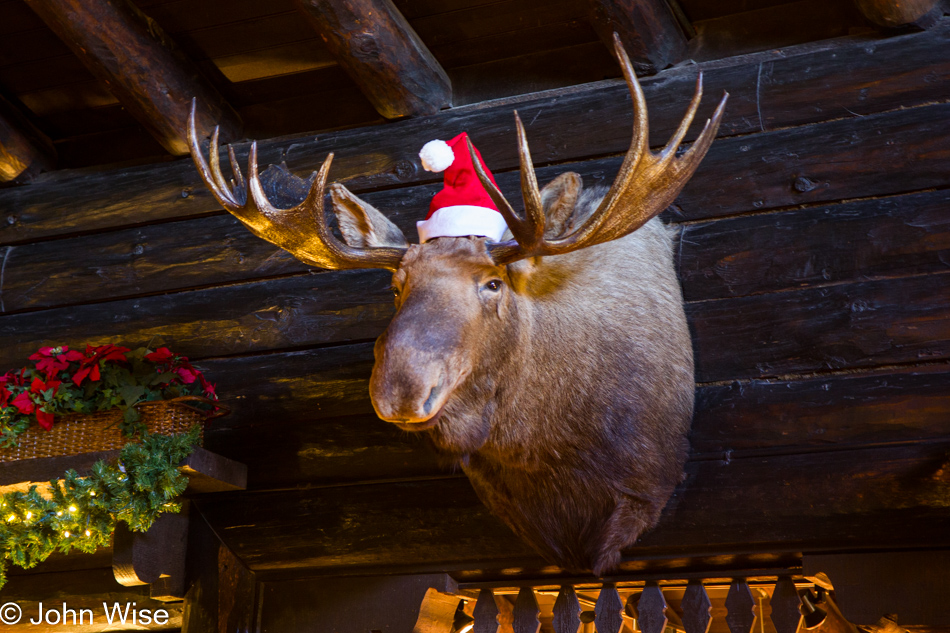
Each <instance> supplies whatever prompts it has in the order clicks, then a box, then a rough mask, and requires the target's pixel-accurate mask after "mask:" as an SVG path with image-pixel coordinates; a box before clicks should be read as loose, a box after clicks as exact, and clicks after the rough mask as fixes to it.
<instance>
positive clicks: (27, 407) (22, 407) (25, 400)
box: [13, 391, 36, 415]
mask: <svg viewBox="0 0 950 633" xmlns="http://www.w3.org/2000/svg"><path fill="white" fill-rule="evenodd" d="M13 406H15V407H16V408H17V410H18V411H19V412H20V413H22V414H23V415H29V414H31V413H33V409H35V408H36V405H35V404H33V399H32V398H30V394H28V393H27V392H25V391H24V392H22V393H21V394H19V395H18V396H17V397H16V398H14V399H13Z"/></svg>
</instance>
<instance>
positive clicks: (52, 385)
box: [30, 378, 63, 394]
mask: <svg viewBox="0 0 950 633" xmlns="http://www.w3.org/2000/svg"><path fill="white" fill-rule="evenodd" d="M61 384H63V383H62V381H60V380H47V381H46V382H43V381H42V380H40V379H39V378H34V379H33V382H31V383H30V393H36V394H38V393H41V392H43V391H46V390H47V389H52V390H53V393H54V394H55V393H56V390H57V389H59V386H60V385H61Z"/></svg>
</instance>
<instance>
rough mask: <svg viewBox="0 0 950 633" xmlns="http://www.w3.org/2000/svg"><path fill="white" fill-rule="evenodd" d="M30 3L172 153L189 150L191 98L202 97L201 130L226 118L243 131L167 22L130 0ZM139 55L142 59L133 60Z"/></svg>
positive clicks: (225, 130) (234, 130)
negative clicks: (177, 42) (160, 22)
mask: <svg viewBox="0 0 950 633" xmlns="http://www.w3.org/2000/svg"><path fill="white" fill-rule="evenodd" d="M27 4H29V5H30V8H32V9H33V10H34V11H36V13H37V14H38V15H39V16H40V17H41V18H42V19H43V21H44V22H45V23H46V24H47V26H49V27H50V28H51V29H52V30H53V31H54V32H55V33H56V34H57V36H58V37H59V38H60V39H61V40H62V41H63V42H65V43H66V44H67V45H68V46H69V47H70V49H71V50H72V51H73V53H74V54H75V55H76V56H77V57H79V59H80V61H82V62H83V64H84V65H85V66H86V68H87V69H89V71H90V72H91V73H92V74H93V75H95V76H96V78H97V79H99V81H101V82H103V83H104V84H105V85H107V86H109V89H110V90H111V91H112V92H113V94H114V95H115V96H116V98H117V99H119V101H121V102H122V104H123V105H124V106H125V107H126V108H127V109H128V110H129V112H130V113H132V115H133V116H134V117H135V118H136V120H138V122H139V123H141V124H142V125H143V126H144V127H145V128H146V129H147V130H149V132H150V133H151V134H152V135H153V136H154V137H155V139H156V140H157V141H158V142H159V143H161V144H162V145H163V146H164V147H165V149H167V150H168V151H169V152H170V153H172V154H175V155H178V156H181V155H184V154H187V153H188V144H187V141H186V139H185V126H186V123H187V121H188V108H189V106H190V104H191V98H192V97H195V98H197V100H198V103H199V104H200V107H199V110H198V114H197V117H196V121H197V126H198V129H199V130H200V131H201V134H203V135H207V134H210V132H211V130H212V129H213V128H214V126H215V124H220V125H221V128H222V135H223V138H226V139H234V138H238V137H239V136H240V129H241V122H240V119H239V118H238V116H237V114H236V113H235V112H234V110H233V109H231V107H230V106H229V105H228V104H227V102H226V101H225V100H224V99H223V98H222V97H221V96H220V94H219V93H218V92H217V90H216V89H215V88H214V87H213V86H211V84H209V83H208V82H207V81H206V80H205V79H204V78H203V77H202V76H201V75H200V74H199V73H198V71H197V69H195V68H194V66H193V65H192V63H191V62H190V61H189V60H188V58H187V57H186V56H185V55H184V54H183V53H181V52H180V51H179V50H178V48H177V47H176V45H175V44H174V43H173V42H172V40H171V39H170V38H169V37H168V36H167V35H165V33H164V31H162V29H161V27H160V26H159V25H158V24H157V23H155V22H154V21H152V20H150V19H149V18H148V17H147V16H146V15H145V14H144V13H142V12H141V11H139V10H138V9H137V8H136V7H135V6H134V5H132V4H131V3H128V2H125V1H124V0H112V1H111V2H107V1H106V0H95V1H91V2H90V1H87V0H83V1H82V2H79V1H76V0H30V1H29V2H28V3H27ZM127 60H134V62H135V63H132V64H129V63H126V61H127Z"/></svg>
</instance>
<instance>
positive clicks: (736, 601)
mask: <svg viewBox="0 0 950 633" xmlns="http://www.w3.org/2000/svg"><path fill="white" fill-rule="evenodd" d="M726 609H727V611H728V612H727V613H726V624H728V625H729V630H730V631H732V633H752V627H753V625H754V624H755V620H756V617H757V616H758V613H757V611H758V609H757V607H756V604H755V598H753V597H752V590H751V589H749V583H748V582H746V581H745V579H741V580H733V581H732V584H730V585H729V593H728V595H727V596H726Z"/></svg>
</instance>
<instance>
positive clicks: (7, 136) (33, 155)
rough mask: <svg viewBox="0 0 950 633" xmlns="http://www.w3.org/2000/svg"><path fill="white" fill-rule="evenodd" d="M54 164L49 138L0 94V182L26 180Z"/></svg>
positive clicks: (53, 153)
mask: <svg viewBox="0 0 950 633" xmlns="http://www.w3.org/2000/svg"><path fill="white" fill-rule="evenodd" d="M55 164H56V150H55V149H53V143H52V142H51V141H50V140H49V138H47V137H46V135H45V134H43V133H42V132H40V131H39V130H37V129H36V128H35V127H34V126H33V125H32V124H31V123H30V122H29V121H28V120H27V119H26V117H24V116H23V115H22V114H21V113H20V112H19V110H17V109H16V108H15V107H14V106H13V104H11V103H10V102H8V101H7V100H6V99H4V98H3V97H0V182H10V181H14V180H15V181H17V182H28V181H30V180H32V179H33V178H34V177H35V176H36V175H37V174H39V173H40V172H41V171H46V170H48V169H52V168H53V166H54V165H55Z"/></svg>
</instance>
